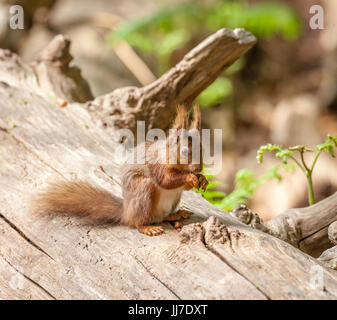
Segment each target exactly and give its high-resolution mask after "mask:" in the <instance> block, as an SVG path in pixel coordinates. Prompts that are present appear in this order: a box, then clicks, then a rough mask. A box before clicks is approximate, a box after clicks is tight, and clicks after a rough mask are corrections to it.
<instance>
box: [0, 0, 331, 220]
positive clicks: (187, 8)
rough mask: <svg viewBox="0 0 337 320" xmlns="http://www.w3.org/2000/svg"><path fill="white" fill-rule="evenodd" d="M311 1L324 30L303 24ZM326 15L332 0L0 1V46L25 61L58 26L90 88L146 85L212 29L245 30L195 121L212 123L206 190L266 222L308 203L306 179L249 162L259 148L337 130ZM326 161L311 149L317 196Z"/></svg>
mask: <svg viewBox="0 0 337 320" xmlns="http://www.w3.org/2000/svg"><path fill="white" fill-rule="evenodd" d="M14 4H20V5H22V6H23V8H24V12H25V28H24V29H23V30H12V29H10V28H9V23H8V19H9V15H8V10H9V6H11V5H14ZM312 5H321V6H322V7H323V8H324V12H325V16H324V27H325V29H324V30H319V29H318V30H312V29H311V28H310V25H309V20H310V19H311V17H312V16H313V14H311V13H310V8H311V6H312ZM336 15H337V1H324V3H323V1H320V0H306V1H303V0H278V1H267V0H265V1H258V0H256V1H244V0H237V1H228V0H227V1H225V0H203V1H202V0H200V1H197V0H194V1H186V0H185V1H182V0H156V1H155V0H123V1H116V0H95V1H92V0H27V1H10V0H8V1H4V0H1V1H0V47H2V48H8V49H10V50H13V51H15V52H17V53H19V55H20V56H21V57H22V58H23V59H24V60H26V61H30V60H32V59H34V58H35V57H36V55H37V54H38V53H39V51H40V50H41V49H42V48H43V47H45V46H46V44H47V43H48V42H49V41H50V40H51V39H52V38H53V36H54V35H56V34H59V33H62V34H65V35H67V36H68V37H69V38H70V39H71V40H72V49H71V52H72V54H73V56H74V63H75V64H76V65H78V66H79V67H80V68H81V70H82V74H83V76H84V78H86V79H87V80H88V82H89V84H90V86H91V88H92V91H93V93H94V95H95V96H98V95H102V94H105V93H107V92H109V91H111V90H113V89H115V88H118V87H122V86H143V85H145V84H148V83H150V82H152V81H153V80H154V79H156V78H157V77H159V76H161V75H162V74H163V73H165V71H167V70H168V69H169V68H170V67H172V66H174V65H175V64H176V63H177V62H179V61H180V60H181V58H182V57H183V56H184V55H185V54H186V53H187V52H188V51H189V50H190V49H192V48H193V47H194V46H195V45H197V44H198V43H199V42H200V41H201V40H203V39H204V38H205V37H207V35H209V34H211V33H212V32H214V31H216V30H218V29H219V28H223V27H229V28H237V27H243V28H245V29H247V30H248V31H250V32H252V33H253V34H254V35H255V36H256V37H257V38H258V43H257V45H256V46H255V47H254V48H253V49H252V50H251V51H250V52H249V53H248V54H247V55H245V56H244V57H243V58H241V59H240V60H239V61H237V62H236V63H235V64H234V65H233V66H232V67H230V68H229V69H228V70H227V71H226V72H224V74H223V75H222V76H221V77H219V78H218V79H217V80H216V81H215V82H214V83H213V84H212V85H211V86H210V87H209V88H208V89H206V90H205V91H204V92H202V93H201V94H200V96H199V97H198V99H197V102H198V103H199V104H200V106H201V108H202V116H203V127H204V128H211V129H214V128H221V129H223V170H222V172H221V173H220V174H219V175H217V176H216V177H214V182H213V183H212V186H213V187H214V189H212V190H216V191H218V193H217V194H215V193H213V194H212V197H209V199H210V200H212V201H213V202H214V203H216V204H217V205H218V206H220V207H222V208H223V209H231V208H232V207H234V206H235V205H237V204H239V203H241V202H246V201H248V204H249V206H250V208H252V209H253V210H255V211H256V212H257V213H259V214H260V216H261V217H263V218H264V220H268V219H270V218H272V217H274V216H275V215H277V214H278V213H281V212H282V211H284V210H286V209H287V208H291V207H301V206H306V205H307V202H308V200H307V190H306V179H305V176H304V175H303V173H302V172H300V170H298V169H296V170H292V171H290V170H289V169H286V168H283V167H282V168H279V170H278V173H279V174H280V175H281V176H282V181H279V179H276V178H277V177H278V175H276V174H275V170H274V171H273V170H272V171H271V170H270V169H271V168H274V166H275V165H277V164H279V163H280V160H279V159H276V158H275V157H273V156H272V155H266V157H265V160H264V162H263V164H258V163H257V161H256V151H257V150H258V149H259V147H260V146H261V145H263V144H266V143H268V142H271V143H276V144H281V145H283V146H285V147H286V146H292V145H298V144H300V145H306V146H308V147H312V146H314V145H316V144H318V143H322V142H323V141H324V140H325V137H326V135H327V134H328V133H329V134H331V135H337V25H336V22H335V21H336V19H335V16H336ZM306 157H307V159H308V162H310V160H311V157H312V155H311V154H310V153H308V154H306ZM242 169H244V170H242ZM336 169H337V161H336V159H334V158H332V157H330V156H329V155H328V154H322V156H321V157H320V158H319V160H318V163H317V166H316V168H315V171H314V174H313V180H314V190H315V196H316V201H318V200H320V199H323V198H325V197H327V196H328V195H330V194H332V193H333V192H335V191H336V190H337V170H336ZM271 172H272V173H271ZM233 190H234V191H235V192H234V193H233ZM224 194H230V197H229V198H228V199H230V201H227V202H226V201H223V200H224V199H225V198H226V197H224Z"/></svg>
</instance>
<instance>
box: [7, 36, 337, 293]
mask: <svg viewBox="0 0 337 320" xmlns="http://www.w3.org/2000/svg"><path fill="white" fill-rule="evenodd" d="M247 39H250V40H249V41H248V40H247ZM254 41H255V39H254V38H253V37H252V36H251V35H249V34H248V33H246V32H244V31H243V30H240V31H234V32H232V31H229V30H220V31H219V32H218V33H216V34H215V35H213V36H211V37H210V38H208V39H207V40H206V41H205V42H204V43H202V44H200V45H199V46H198V47H197V48H196V49H194V50H193V51H191V52H190V53H189V54H188V55H187V58H186V57H185V59H184V60H183V61H185V64H178V66H179V65H180V67H179V68H181V69H180V71H179V70H178V69H179V68H178V67H176V68H174V69H173V70H171V71H169V72H168V73H167V74H166V75H165V76H163V78H162V79H161V80H158V82H157V84H156V85H153V86H152V89H151V90H153V91H152V92H153V93H152V95H150V94H148V93H149V92H151V90H150V88H151V86H149V87H145V88H141V89H135V88H126V89H120V90H119V91H115V93H112V94H110V95H108V96H106V98H102V99H101V100H99V99H96V100H94V102H93V103H92V104H91V105H93V104H95V105H99V101H101V103H102V105H101V108H102V109H104V106H105V105H107V108H108V110H110V108H111V105H113V103H114V102H113V100H112V98H113V97H114V96H116V97H117V96H119V97H120V98H119V100H118V101H119V102H120V106H121V107H120V110H121V111H120V112H121V119H126V118H125V117H126V116H127V111H128V108H127V105H128V103H130V112H131V116H130V118H129V120H128V119H127V120H126V121H125V122H124V120H123V121H121V122H120V124H127V125H128V124H130V125H131V127H132V125H133V123H134V122H133V121H134V120H132V119H133V118H134V119H135V118H137V119H138V117H139V118H144V119H146V117H149V119H150V123H151V124H150V125H149V126H153V125H156V124H157V122H158V121H159V120H158V119H159V117H160V115H159V114H158V113H157V112H158V110H162V111H163V110H165V108H167V109H168V110H171V108H172V104H173V100H171V99H173V98H172V97H175V98H176V99H178V100H179V101H180V102H182V101H188V102H190V101H192V100H193V97H195V96H196V94H197V93H198V92H199V91H200V90H201V89H202V88H204V87H205V86H207V85H208V84H209V83H210V82H211V81H212V80H214V79H215V77H216V76H217V75H218V74H219V72H221V71H220V70H223V69H224V66H226V65H229V64H230V63H231V62H233V61H234V60H235V58H238V57H239V56H240V55H241V54H243V53H244V52H245V51H246V50H248V48H249V47H250V46H251V45H253V43H254ZM224 44H227V45H228V44H230V45H228V48H227V49H226V50H225V49H223V50H222V49H221V50H217V49H218V47H219V48H224ZM203 48H204V49H205V51H204V53H203V50H202V49H203ZM209 48H212V50H211V51H209V50H208V49H209ZM56 51H57V50H56ZM233 52H235V54H234V53H233ZM227 54H228V55H229V56H231V58H230V59H229V58H228V57H227ZM61 56H63V55H61ZM194 56H195V58H194ZM212 56H214V57H215V58H214V59H215V61H216V62H214V63H212ZM0 57H1V58H0V81H1V82H0V203H1V207H0V298H10V299H13V298H25V299H30V298H40V299H80V298H88V299H109V298H110V299H117V298H118V299H128V298H135V299H140V298H143V299H147V298H154V299H198V298H199V299H207V298H208V299H310V298H311V299H336V298H337V273H336V271H334V270H332V269H330V268H327V267H325V266H324V265H323V264H321V263H320V262H319V261H318V260H316V259H314V258H312V257H311V256H309V255H307V254H305V253H303V252H301V251H300V250H299V249H297V248H295V247H294V246H292V245H290V244H289V243H287V242H285V241H282V240H280V239H278V238H276V237H274V236H272V235H270V234H268V233H264V232H263V231H261V230H257V229H254V228H251V227H249V226H246V225H245V224H243V223H241V222H240V221H239V220H238V219H236V218H234V217H233V216H231V215H229V214H227V213H226V212H224V211H222V210H219V209H217V208H215V207H214V206H212V205H211V204H210V203H208V202H207V201H205V200H204V199H203V198H202V196H201V195H198V194H196V193H194V192H186V193H185V194H184V196H183V201H182V206H183V207H185V208H187V209H188V210H191V211H192V212H193V213H194V215H193V216H192V218H191V219H189V220H188V221H186V222H185V223H184V224H185V226H184V227H183V229H182V231H181V233H178V232H177V231H176V230H175V229H174V228H173V227H172V226H171V225H170V224H164V226H165V228H166V232H165V234H164V235H162V236H158V237H154V238H151V237H148V236H144V235H142V234H140V233H138V231H136V230H134V229H130V228H128V227H124V226H117V225H115V226H114V225H106V226H100V227H97V226H96V227H95V226H91V225H85V224H83V223H82V222H80V221H79V220H76V219H75V218H71V217H65V216H54V217H43V218H36V217H32V216H29V215H28V214H27V212H28V207H29V201H30V198H31V195H32V194H34V192H35V191H36V189H38V188H39V187H41V186H42V185H43V184H44V183H45V182H46V181H48V180H49V179H54V178H55V177H58V178H64V179H70V178H74V177H79V178H82V179H85V180H87V181H89V182H92V183H95V184H97V185H100V186H101V187H103V188H106V189H108V190H109V191H110V192H113V193H115V194H117V195H118V194H120V186H119V178H118V174H119V166H118V164H117V160H118V159H116V157H115V154H114V150H115V148H116V144H115V142H114V141H113V139H111V135H109V134H108V132H107V131H106V130H105V129H104V128H102V127H101V126H98V125H97V124H96V123H95V122H96V120H97V118H98V116H97V117H96V116H95V114H94V113H95V112H97V113H98V111H97V110H98V109H95V110H94V111H92V112H91V111H88V106H89V105H90V103H86V104H81V103H76V102H74V103H71V101H74V100H76V98H74V96H73V95H72V94H70V97H72V98H69V97H68V94H69V92H68V93H67V87H65V86H62V85H61V86H60V85H58V86H57V88H58V89H60V88H61V89H63V90H64V91H61V94H60V92H59V91H58V89H56V88H55V89H54V88H53V86H52V84H53V82H52V81H51V82H50V83H51V85H50V87H48V85H47V84H43V85H42V84H41V83H40V82H39V81H38V80H37V79H39V75H38V74H37V73H38V72H39V71H37V70H38V69H36V68H35V67H34V64H33V66H27V65H24V64H23V63H22V62H21V61H20V59H19V58H18V57H17V56H16V55H14V54H12V53H9V52H7V51H1V52H0ZM234 57H235V58H234ZM203 59H205V62H207V63H203V62H202V61H203ZM56 60H57V59H56ZM195 61H196V62H195ZM220 61H226V63H224V64H222V63H220ZM54 62H55V63H56V61H54ZM194 62H195V63H196V65H198V66H199V67H198V68H196V69H193V68H194V66H195V64H194ZM61 64H62V63H61ZM186 64H187V65H186ZM188 64H190V67H188ZM214 65H217V67H216V68H215V69H212V68H213V67H214ZM8 66H11V67H8ZM53 67H54V66H53ZM46 68H48V65H46ZM207 68H209V70H208V69H207ZM191 70H193V71H191ZM185 73H187V74H188V76H187V77H186V78H185V77H184V74H185ZM45 74H50V73H49V71H46V73H45ZM56 74H58V75H60V76H61V74H62V73H58V72H56V73H54V76H55V77H58V76H57V75H56ZM64 75H65V77H66V79H68V80H69V79H73V78H72V74H69V73H66V72H65V73H64ZM178 75H179V76H178ZM54 76H53V77H54ZM209 77H211V78H209ZM43 79H44V81H46V82H48V81H50V80H53V78H50V77H44V78H43ZM165 79H166V80H165ZM195 79H198V80H197V81H196V80H195ZM165 81H166V82H167V86H164V83H165ZM195 81H196V82H195ZM66 82H67V81H66ZM56 83H59V82H56ZM61 83H62V81H61ZM177 83H179V85H178V84H177ZM190 83H193V86H191V85H190ZM75 84H76V82H75ZM170 84H172V86H170ZM82 85H83V82H79V86H82ZM193 87H196V89H194V88H193ZM46 88H47V89H46ZM146 88H147V89H146ZM188 88H189V89H188ZM46 90H47V91H46ZM74 90H75V91H76V90H79V91H76V92H82V90H83V87H81V88H80V87H79V88H76V87H75V89H74ZM135 92H137V94H136V95H135V94H134V93H135ZM60 95H61V96H60ZM143 95H144V99H143V98H142V96H143ZM171 95H172V97H171ZM78 96H79V95H77V94H76V95H75V97H78ZM51 97H52V98H51ZM149 97H150V98H149ZM155 97H157V98H155ZM55 98H56V99H61V100H62V99H65V98H67V100H68V102H69V103H68V105H67V106H66V107H64V108H61V107H60V106H65V104H64V103H59V101H58V100H56V103H55ZM122 98H123V99H122ZM166 98H167V101H166ZM135 99H136V100H137V101H138V102H137V103H136V104H134V101H135ZM156 99H157V100H156ZM106 101H108V102H106ZM109 101H110V102H109ZM141 101H143V102H141ZM144 101H148V102H149V101H153V102H154V104H155V105H157V104H156V103H158V106H160V107H158V109H155V111H154V112H153V114H152V113H149V111H148V110H149V109H148V108H149V105H148V104H144ZM165 101H166V102H165ZM159 102H161V103H159ZM165 103H166V104H165ZM135 105H136V106H135ZM97 108H98V107H97ZM114 108H117V107H114ZM142 108H144V110H147V111H142ZM160 108H162V109H160ZM167 112H168V113H164V112H163V117H164V118H165V119H166V117H168V116H167V114H170V113H171V112H172V110H171V111H167ZM105 115H106V113H105V111H103V112H102V115H101V117H103V119H104V120H105ZM113 117H115V118H116V119H117V115H116V114H115V115H113V116H112V118H113ZM168 118H169V117H168ZM93 119H94V120H93ZM107 121H108V120H107ZM163 125H164V124H163ZM108 126H109V125H108ZM110 130H111V132H113V131H112V130H113V129H112V127H111V128H110ZM117 156H118V155H117ZM111 177H112V178H111ZM255 219H257V218H255ZM256 221H257V220H256ZM317 268H318V269H319V270H320V273H319V274H320V276H321V277H323V286H317V285H315V283H313V281H312V279H313V277H315V272H316V271H317Z"/></svg>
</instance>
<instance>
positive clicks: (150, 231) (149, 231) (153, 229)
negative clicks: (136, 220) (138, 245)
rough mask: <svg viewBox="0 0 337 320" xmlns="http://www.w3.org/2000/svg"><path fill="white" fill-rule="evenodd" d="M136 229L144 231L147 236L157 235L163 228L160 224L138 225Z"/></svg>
mask: <svg viewBox="0 0 337 320" xmlns="http://www.w3.org/2000/svg"><path fill="white" fill-rule="evenodd" d="M137 229H138V231H139V232H140V233H144V234H146V235H147V236H159V235H160V234H162V233H164V228H163V227H160V226H139V227H137Z"/></svg>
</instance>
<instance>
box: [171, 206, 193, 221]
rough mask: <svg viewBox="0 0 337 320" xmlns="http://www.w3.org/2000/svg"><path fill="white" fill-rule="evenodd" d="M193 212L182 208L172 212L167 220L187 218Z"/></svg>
mask: <svg viewBox="0 0 337 320" xmlns="http://www.w3.org/2000/svg"><path fill="white" fill-rule="evenodd" d="M191 214H192V212H190V211H187V210H183V209H180V210H178V211H177V212H174V213H171V214H170V215H169V216H167V217H166V218H165V221H178V220H181V219H187V218H189V217H190V216H191Z"/></svg>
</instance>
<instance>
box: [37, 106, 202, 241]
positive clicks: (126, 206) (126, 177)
mask: <svg viewBox="0 0 337 320" xmlns="http://www.w3.org/2000/svg"><path fill="white" fill-rule="evenodd" d="M173 129H177V130H173V132H174V134H173V135H169V137H168V138H166V139H165V140H157V141H155V142H146V143H145V159H146V160H145V161H144V164H123V165H122V170H121V172H122V174H121V186H122V197H123V198H122V199H121V198H119V197H116V196H114V195H112V194H111V193H109V192H108V191H106V190H104V189H102V188H99V187H96V186H92V185H90V184H89V183H86V182H84V181H62V182H54V183H51V184H49V185H48V186H47V188H46V189H45V190H44V191H43V192H42V193H40V194H39V195H38V196H37V197H36V198H35V200H34V205H33V208H34V209H33V210H34V211H35V213H51V212H63V213H69V214H73V215H78V216H84V217H86V218H88V219H89V220H91V221H93V222H102V221H103V222H105V221H114V222H119V223H121V224H123V225H127V226H132V227H135V228H137V229H138V231H139V232H141V233H144V234H146V235H149V236H156V235H159V234H162V233H163V232H164V229H163V227H162V226H155V225H151V224H152V223H158V222H162V221H178V220H180V219H182V218H187V217H188V216H189V215H190V213H189V212H187V211H185V210H178V211H175V210H176V208H177V206H178V204H179V202H180V198H181V195H182V191H183V190H190V189H191V188H196V189H199V188H202V189H203V190H206V187H207V184H208V181H207V179H206V178H205V177H204V176H203V175H202V174H200V171H201V170H202V146H201V140H200V139H199V141H198V143H199V146H198V148H199V151H200V161H199V163H198V164H192V160H191V158H192V142H191V139H189V140H188V143H187V147H183V146H181V142H180V140H181V137H182V132H185V134H186V133H187V134H188V136H189V137H191V136H192V135H193V132H194V133H195V132H198V133H200V130H201V114H200V110H199V108H198V107H194V109H193V120H192V122H191V124H190V126H189V128H188V117H187V112H186V108H185V107H183V106H178V107H177V115H176V118H175V120H174V124H173ZM199 137H200V136H199ZM174 143H176V144H177V146H178V148H177V149H178V152H177V153H176V154H177V157H176V161H175V162H176V163H175V164H171V163H169V162H170V161H168V159H169V156H170V147H172V146H173V145H174ZM180 149H181V150H180ZM165 151H166V152H165ZM165 156H166V160H167V161H162V160H163V157H165Z"/></svg>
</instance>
